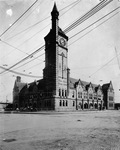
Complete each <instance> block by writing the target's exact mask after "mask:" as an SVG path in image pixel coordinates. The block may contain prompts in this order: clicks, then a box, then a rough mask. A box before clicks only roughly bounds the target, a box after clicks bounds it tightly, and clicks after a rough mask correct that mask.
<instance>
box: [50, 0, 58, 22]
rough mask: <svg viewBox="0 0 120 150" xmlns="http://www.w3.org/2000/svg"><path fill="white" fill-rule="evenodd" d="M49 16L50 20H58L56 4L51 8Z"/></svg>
mask: <svg viewBox="0 0 120 150" xmlns="http://www.w3.org/2000/svg"><path fill="white" fill-rule="evenodd" d="M51 15H52V19H53V18H55V19H58V16H59V12H58V9H57V6H56V2H54V6H53V10H52V12H51Z"/></svg>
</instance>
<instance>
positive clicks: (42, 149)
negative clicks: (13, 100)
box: [0, 110, 120, 150]
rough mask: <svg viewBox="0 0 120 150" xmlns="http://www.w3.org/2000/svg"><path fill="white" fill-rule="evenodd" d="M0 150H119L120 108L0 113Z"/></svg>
mask: <svg viewBox="0 0 120 150" xmlns="http://www.w3.org/2000/svg"><path fill="white" fill-rule="evenodd" d="M0 150H120V111H115V110H113V111H110V110H109V111H108V110H105V111H81V112H65V113H53V112H52V113H41V114H0Z"/></svg>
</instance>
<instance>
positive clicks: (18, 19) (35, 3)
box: [0, 0, 38, 37]
mask: <svg viewBox="0 0 120 150" xmlns="http://www.w3.org/2000/svg"><path fill="white" fill-rule="evenodd" d="M37 1H38V0H36V1H35V2H34V3H33V4H32V5H31V6H30V7H29V8H28V9H27V10H26V11H25V12H24V13H23V14H22V15H21V16H20V17H19V18H18V19H17V20H16V21H15V22H13V24H12V25H11V26H9V27H8V28H7V29H6V30H5V31H4V32H3V33H2V34H1V35H0V37H2V36H3V35H4V34H5V33H6V32H7V31H8V30H9V29H10V28H12V27H13V25H15V24H16V23H17V22H18V21H19V20H20V19H21V18H22V17H23V16H24V15H25V14H26V13H27V12H28V11H29V10H30V9H31V8H32V7H33V6H34V5H35V4H36V3H37Z"/></svg>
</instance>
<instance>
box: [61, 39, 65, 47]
mask: <svg viewBox="0 0 120 150" xmlns="http://www.w3.org/2000/svg"><path fill="white" fill-rule="evenodd" d="M60 45H62V46H65V45H66V41H65V39H63V38H61V39H60Z"/></svg>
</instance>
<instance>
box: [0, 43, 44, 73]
mask: <svg viewBox="0 0 120 150" xmlns="http://www.w3.org/2000/svg"><path fill="white" fill-rule="evenodd" d="M44 47H45V46H44V45H43V46H41V47H40V48H38V49H37V50H36V51H34V52H32V53H31V54H30V55H28V56H27V57H25V58H23V59H22V60H20V61H19V62H17V63H16V64H14V65H12V66H11V67H9V68H8V69H6V70H4V71H2V72H1V73H0V74H2V73H4V72H6V71H8V70H9V69H12V68H13V67H15V66H17V65H19V64H20V63H22V62H23V61H25V60H27V59H28V58H30V57H33V55H34V54H36V53H38V52H39V51H41V50H43V49H44Z"/></svg>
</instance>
